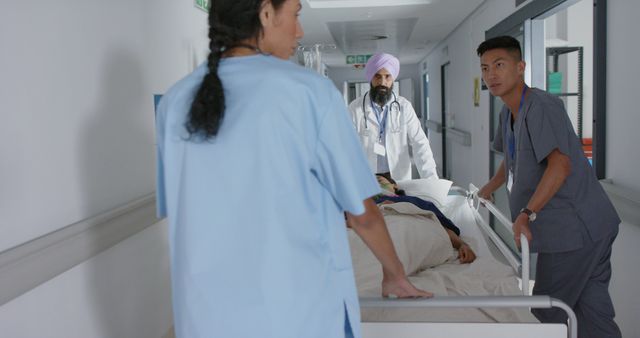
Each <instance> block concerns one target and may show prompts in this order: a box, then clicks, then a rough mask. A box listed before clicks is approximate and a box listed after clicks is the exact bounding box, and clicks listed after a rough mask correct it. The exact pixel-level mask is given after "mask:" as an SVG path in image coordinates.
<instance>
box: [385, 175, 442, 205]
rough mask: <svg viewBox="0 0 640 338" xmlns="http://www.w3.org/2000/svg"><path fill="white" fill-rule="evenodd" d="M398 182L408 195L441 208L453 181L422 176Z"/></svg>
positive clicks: (399, 186)
mask: <svg viewBox="0 0 640 338" xmlns="http://www.w3.org/2000/svg"><path fill="white" fill-rule="evenodd" d="M397 184H398V188H399V189H402V190H404V191H405V193H406V194H407V195H409V196H416V197H419V198H422V199H423V200H425V201H430V202H432V203H433V204H435V205H436V206H437V207H439V208H440V207H442V206H444V205H445V203H446V200H447V195H448V194H449V189H450V188H451V185H452V184H453V182H451V181H449V180H445V179H441V178H440V179H436V178H421V179H416V180H405V181H399V182H397Z"/></svg>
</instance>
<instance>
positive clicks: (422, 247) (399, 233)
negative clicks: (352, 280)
mask: <svg viewBox="0 0 640 338" xmlns="http://www.w3.org/2000/svg"><path fill="white" fill-rule="evenodd" d="M397 204H404V203H397ZM383 213H384V219H385V221H386V223H387V228H388V229H389V235H390V236H391V240H392V241H393V245H394V247H395V249H396V252H397V254H398V258H399V259H400V262H402V265H403V266H404V269H405V273H406V274H407V275H411V274H414V273H415V272H418V271H421V270H424V269H426V268H429V267H433V266H437V265H440V264H442V263H445V262H447V261H448V260H450V259H455V252H454V250H453V247H452V245H451V240H450V239H449V236H448V235H447V233H446V231H445V229H444V228H443V227H442V225H441V224H440V222H438V220H437V218H436V217H435V215H433V213H430V214H431V215H407V214H400V213H397V212H396V211H394V210H393V209H391V208H383ZM349 246H350V248H351V258H352V260H353V269H354V272H355V277H356V284H357V285H358V288H359V289H366V288H368V287H372V286H376V285H379V284H380V282H381V281H382V266H381V264H380V262H379V261H378V260H377V259H376V257H375V256H374V255H373V253H372V252H371V250H369V248H368V247H367V246H366V245H365V244H364V242H363V241H362V240H361V239H360V237H359V236H358V235H357V234H356V233H355V232H354V231H353V230H349Z"/></svg>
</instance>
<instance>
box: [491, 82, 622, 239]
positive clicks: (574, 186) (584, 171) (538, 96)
mask: <svg viewBox="0 0 640 338" xmlns="http://www.w3.org/2000/svg"><path fill="white" fill-rule="evenodd" d="M527 92H528V93H527V96H526V98H525V102H524V105H523V107H522V109H521V112H520V113H519V114H518V116H517V117H516V120H515V121H513V129H512V128H511V125H512V123H511V119H512V116H511V113H510V111H509V109H508V107H507V106H506V105H505V106H504V107H503V108H502V111H501V112H500V123H499V125H498V129H497V131H496V134H495V135H496V137H495V139H494V141H493V146H494V148H495V149H496V150H498V151H502V152H503V153H504V158H505V170H506V172H505V174H506V177H507V180H508V179H509V178H508V175H509V172H510V171H511V172H512V173H513V186H512V188H511V191H510V192H508V194H509V206H510V208H511V217H512V219H513V220H515V219H516V217H517V216H518V214H519V211H520V209H522V208H524V207H526V206H527V203H528V202H529V200H530V199H531V196H533V193H534V192H535V190H536V188H537V186H538V183H539V182H540V180H541V179H542V175H543V174H544V171H545V169H546V167H547V161H546V158H547V156H548V155H549V154H550V153H551V152H552V151H553V150H554V149H558V150H559V151H560V152H561V153H563V154H565V155H567V156H568V157H569V159H570V160H571V173H570V174H569V177H567V179H566V180H565V182H564V184H563V185H562V187H561V188H560V189H559V190H558V192H557V193H556V194H555V195H554V196H553V197H552V198H551V200H549V202H548V203H547V204H546V205H545V206H544V207H543V208H542V210H540V211H539V212H538V217H537V219H536V220H535V221H533V222H531V223H530V227H531V233H532V235H533V241H532V243H531V248H532V251H536V252H564V251H570V250H575V249H579V248H581V247H582V246H583V241H585V240H588V239H590V240H592V241H597V240H599V239H601V238H604V237H605V236H606V235H608V234H610V233H612V232H613V231H617V228H618V224H619V223H620V218H619V217H618V214H617V213H616V211H615V209H614V207H613V205H612V204H611V201H609V198H608V196H607V195H606V193H605V192H604V190H603V189H602V186H601V185H600V183H599V182H598V180H597V178H596V176H595V173H594V171H593V169H592V167H591V165H590V164H589V161H588V160H587V158H586V157H585V156H584V152H583V150H582V144H581V142H580V140H579V139H578V137H577V135H576V133H575V131H574V129H573V125H572V124H571V121H570V120H569V116H568V115H567V113H566V111H565V109H564V105H563V102H562V100H560V99H559V98H558V97H556V96H554V95H552V94H549V93H547V92H545V91H542V90H539V89H536V88H529V89H528V90H527ZM512 135H513V136H514V139H515V142H514V144H515V147H514V150H515V151H513V154H512V155H511V154H510V153H511V152H510V151H509V140H510V138H511V137H512Z"/></svg>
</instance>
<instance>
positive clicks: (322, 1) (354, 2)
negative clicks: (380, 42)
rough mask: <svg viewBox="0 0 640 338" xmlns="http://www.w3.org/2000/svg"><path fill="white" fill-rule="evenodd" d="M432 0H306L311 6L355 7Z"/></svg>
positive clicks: (427, 0)
mask: <svg viewBox="0 0 640 338" xmlns="http://www.w3.org/2000/svg"><path fill="white" fill-rule="evenodd" d="M431 1H432V0H307V2H308V3H309V6H310V7H311V8H357V7H385V6H386V7H390V6H410V5H428V4H430V3H431Z"/></svg>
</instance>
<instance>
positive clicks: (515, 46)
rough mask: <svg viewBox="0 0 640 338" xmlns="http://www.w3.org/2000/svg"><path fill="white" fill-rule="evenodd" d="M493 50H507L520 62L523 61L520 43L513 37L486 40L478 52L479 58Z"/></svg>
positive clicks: (506, 36) (504, 36)
mask: <svg viewBox="0 0 640 338" xmlns="http://www.w3.org/2000/svg"><path fill="white" fill-rule="evenodd" d="M492 49H505V50H506V51H507V52H509V53H511V54H513V55H514V56H515V57H516V59H517V60H518V61H521V60H522V49H520V42H518V40H516V39H515V38H514V37H512V36H508V35H503V36H497V37H495V38H491V39H489V40H486V41H485V42H483V43H481V44H480V46H478V49H477V50H476V51H477V52H478V56H482V54H484V53H486V52H487V51H489V50H492Z"/></svg>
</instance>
